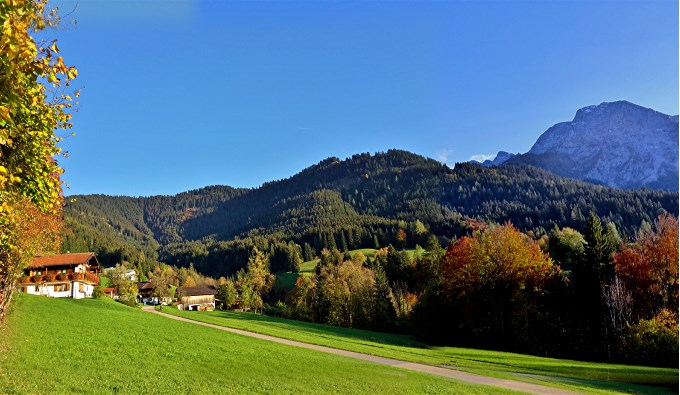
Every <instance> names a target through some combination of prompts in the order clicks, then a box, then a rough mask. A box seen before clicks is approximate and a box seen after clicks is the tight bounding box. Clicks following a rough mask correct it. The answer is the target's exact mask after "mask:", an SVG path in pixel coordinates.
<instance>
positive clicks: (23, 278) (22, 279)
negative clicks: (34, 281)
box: [18, 274, 31, 284]
mask: <svg viewBox="0 0 680 395" xmlns="http://www.w3.org/2000/svg"><path fill="white" fill-rule="evenodd" d="M18 281H19V282H20V283H21V284H26V283H30V282H31V278H30V277H28V276H27V275H25V274H24V275H23V276H21V277H19V280H18Z"/></svg>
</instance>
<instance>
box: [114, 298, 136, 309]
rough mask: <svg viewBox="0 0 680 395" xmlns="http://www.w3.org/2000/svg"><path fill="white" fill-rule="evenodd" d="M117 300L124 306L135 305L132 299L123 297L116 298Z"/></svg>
mask: <svg viewBox="0 0 680 395" xmlns="http://www.w3.org/2000/svg"><path fill="white" fill-rule="evenodd" d="M116 301H117V302H119V303H122V304H124V305H126V306H130V307H137V303H136V302H135V300H134V299H123V298H118V299H116Z"/></svg>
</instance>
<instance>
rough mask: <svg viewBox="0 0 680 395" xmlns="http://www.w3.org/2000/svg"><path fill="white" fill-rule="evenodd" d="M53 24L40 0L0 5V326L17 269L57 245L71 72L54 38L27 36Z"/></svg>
mask: <svg viewBox="0 0 680 395" xmlns="http://www.w3.org/2000/svg"><path fill="white" fill-rule="evenodd" d="M58 23H59V16H58V14H57V11H56V10H50V9H49V8H48V7H47V0H31V1H29V0H9V1H3V2H0V26H1V27H0V29H1V30H0V320H1V319H2V317H4V314H5V312H6V310H7V306H8V305H9V303H10V301H11V297H12V292H13V290H14V284H15V282H16V279H17V277H18V275H19V273H21V271H22V269H23V268H24V267H25V266H26V265H27V264H28V263H29V261H30V260H31V259H33V257H34V256H35V255H36V254H38V253H48V252H51V251H56V250H58V247H59V242H60V240H59V239H60V230H61V227H62V221H61V209H62V203H63V199H62V194H61V191H62V190H61V180H60V175H61V174H62V169H61V168H60V167H59V165H58V164H57V161H56V160H55V159H54V157H55V156H57V155H59V154H60V153H61V149H60V148H59V147H58V146H57V143H58V142H59V141H60V140H61V137H59V136H58V135H57V134H56V131H58V130H60V129H69V128H71V106H72V103H73V97H72V96H71V94H70V92H67V91H66V90H67V89H68V87H69V84H70V83H71V81H72V80H73V79H74V78H76V76H77V74H78V72H77V70H76V69H75V68H74V67H69V66H67V65H66V64H65V63H64V59H63V58H62V57H61V56H59V47H58V46H57V43H56V40H52V41H42V42H36V41H35V39H34V38H33V37H32V36H31V34H35V33H38V32H39V31H41V30H44V29H46V28H48V27H52V26H54V25H56V24H58ZM73 95H74V96H76V97H77V96H78V93H77V92H76V93H74V94H73ZM76 104H77V103H76Z"/></svg>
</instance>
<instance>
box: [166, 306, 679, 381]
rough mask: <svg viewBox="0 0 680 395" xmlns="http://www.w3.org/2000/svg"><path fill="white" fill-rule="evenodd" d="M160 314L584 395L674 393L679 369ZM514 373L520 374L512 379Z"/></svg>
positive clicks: (231, 317)
mask: <svg viewBox="0 0 680 395" xmlns="http://www.w3.org/2000/svg"><path fill="white" fill-rule="evenodd" d="M163 311H164V312H167V313H170V314H174V315H178V316H182V317H187V318H191V319H194V320H197V321H202V322H207V323H211V324H216V325H222V326H228V327H231V328H237V329H243V330H248V331H252V332H257V333H263V334H267V335H271V336H276V337H281V338H286V339H291V340H297V341H301V342H305V343H311V344H318V345H323V346H327V347H333V348H338V349H343V350H349V351H355V352H361V353H365V354H372V355H377V356H381V357H387V358H394V359H400V360H404V361H410V362H419V363H425V364H430V365H445V366H455V367H458V368H460V369H462V370H466V371H470V372H473V373H479V374H484V375H488V376H494V377H501V378H513V379H519V380H522V381H531V382H536V383H540V384H546V385H552V386H557V387H560V388H565V389H570V390H575V391H581V392H588V393H638V394H659V393H677V387H678V369H663V368H652V367H642V366H628V365H615V364H605V363H593V362H582V361H572V360H560V359H554V358H542V357H536V356H531V355H523V354H514V353H507V352H498V351H488V350H476V349H467V348H457V347H432V346H428V345H427V344H425V343H422V342H420V341H418V340H417V339H416V338H413V337H410V336H406V335H399V334H389V333H381V332H373V331H364V330H357V329H349V328H340V327H333V326H328V325H321V324H314V323H308V322H301V321H295V320H288V319H283V318H276V317H268V316H263V315H257V314H252V313H239V312H232V311H212V312H187V311H179V310H177V309H172V308H163ZM516 373H519V374H516Z"/></svg>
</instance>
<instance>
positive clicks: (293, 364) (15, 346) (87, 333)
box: [0, 294, 511, 394]
mask: <svg viewBox="0 0 680 395" xmlns="http://www.w3.org/2000/svg"><path fill="white" fill-rule="evenodd" d="M0 328H1V329H0V393H2V394H76V393H77V394H214V393H229V394H258V393H259V394H272V393H276V394H407V393H412V394H504V393H511V392H509V391H504V390H501V389H496V388H492V387H485V386H477V385H470V384H465V383H460V382H456V381H453V380H448V379H445V378H440V377H436V376H431V375H426V374H420V373H415V372H409V371H406V370H402V369H397V368H392V367H387V366H381V365H377V364H373V363H369V362H363V361H358V360H354V359H350V358H346V357H341V356H337V355H331V354H327V353H323V352H316V351H311V350H306V349H301V348H297V347H292V346H286V345H282V344H277V343H271V342H267V341H263V340H258V339H253V338H249V337H245V336H240V335H236V334H231V333H228V332H224V331H219V330H216V329H213V328H207V327H203V326H199V325H194V324H191V323H184V322H178V321H175V320H171V319H168V318H165V317H161V316H157V315H155V314H150V313H147V312H143V311H141V310H139V309H136V308H131V307H127V306H123V305H121V304H119V303H116V302H114V301H112V300H110V299H108V298H104V299H99V300H92V299H85V300H73V299H51V298H45V297H38V296H29V295H24V294H17V295H16V298H15V299H14V302H13V305H12V309H11V311H10V314H9V315H8V317H7V320H6V322H5V324H4V326H2V327H0Z"/></svg>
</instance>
